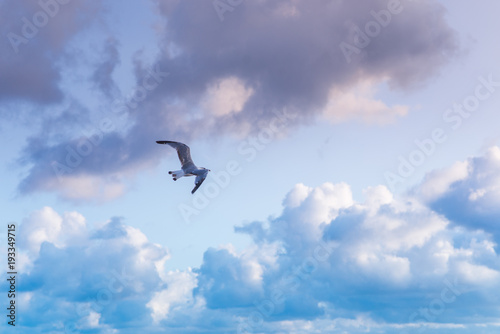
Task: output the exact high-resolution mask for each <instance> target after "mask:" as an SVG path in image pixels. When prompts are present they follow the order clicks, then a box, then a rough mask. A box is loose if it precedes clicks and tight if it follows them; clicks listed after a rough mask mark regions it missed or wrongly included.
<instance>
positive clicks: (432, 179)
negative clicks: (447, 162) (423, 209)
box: [420, 146, 500, 243]
mask: <svg viewBox="0 0 500 334" xmlns="http://www.w3.org/2000/svg"><path fill="white" fill-rule="evenodd" d="M499 171H500V148H499V147H498V146H493V147H491V148H489V149H488V150H487V152H486V153H485V154H484V155H483V156H479V157H472V158H469V159H467V160H465V161H462V162H457V163H455V164H454V165H453V166H452V167H450V168H447V169H443V170H441V171H436V172H433V173H430V174H429V175H428V176H427V177H426V178H425V180H424V182H423V184H422V185H421V187H420V189H421V190H420V192H421V193H422V196H423V197H424V198H425V200H426V201H427V203H429V206H430V207H431V208H433V209H434V210H436V211H437V212H439V213H441V214H443V215H444V216H446V217H447V218H448V219H450V220H451V221H453V222H454V223H455V224H458V225H460V226H464V227H467V228H470V229H473V230H475V229H483V230H484V231H486V232H488V233H492V234H493V235H494V236H495V239H496V242H497V243H500V225H499V224H498V223H497V221H498V217H500V174H499Z"/></svg>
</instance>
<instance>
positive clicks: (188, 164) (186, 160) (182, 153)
mask: <svg viewBox="0 0 500 334" xmlns="http://www.w3.org/2000/svg"><path fill="white" fill-rule="evenodd" d="M156 142H157V143H158V144H167V145H170V146H172V147H173V148H175V149H176V151H177V155H178V156H179V160H180V162H181V165H182V169H189V168H196V166H195V164H194V162H193V160H192V159H191V153H190V151H189V146H187V145H186V144H183V143H179V142H176V141H169V140H157V141H156Z"/></svg>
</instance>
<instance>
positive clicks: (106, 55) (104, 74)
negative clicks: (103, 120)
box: [92, 38, 120, 98]
mask: <svg viewBox="0 0 500 334" xmlns="http://www.w3.org/2000/svg"><path fill="white" fill-rule="evenodd" d="M118 46H119V43H118V41H117V40H116V39H113V38H109V39H108V40H107V41H106V43H105V46H104V50H103V52H102V60H101V63H99V64H98V65H97V67H96V68H95V69H94V73H93V74H92V80H93V81H94V82H95V85H96V86H97V87H98V88H99V89H100V90H101V91H102V93H103V94H104V95H105V96H106V97H109V98H111V97H113V96H116V93H117V90H118V87H117V86H116V83H115V81H114V80H113V77H112V74H113V71H114V70H115V68H116V66H117V65H118V64H119V63H120V53H119V51H118Z"/></svg>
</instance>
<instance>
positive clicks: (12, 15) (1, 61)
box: [0, 0, 100, 116]
mask: <svg viewBox="0 0 500 334" xmlns="http://www.w3.org/2000/svg"><path fill="white" fill-rule="evenodd" d="M61 3H64V1H61ZM99 8H100V5H99V4H98V3H89V2H87V1H82V0H73V1H69V2H67V3H64V4H60V3H59V1H50V0H46V1H28V0H20V1H15V2H2V4H0V21H1V22H2V27H1V28H0V32H1V33H2V38H1V39H0V55H1V57H0V72H1V73H2V76H1V77H0V102H12V101H28V102H34V103H39V104H40V105H47V104H52V103H56V102H61V101H62V100H63V96H64V93H63V90H62V89H61V87H60V83H61V77H62V75H61V65H62V63H63V62H64V61H65V60H67V57H68V54H67V53H66V52H65V47H66V45H67V43H68V42H69V41H71V39H72V38H73V37H74V36H75V35H77V34H78V33H79V32H81V31H83V30H85V29H87V27H88V25H89V24H90V23H91V22H92V21H93V20H94V19H95V18H96V16H97V12H98V11H97V10H98V9H99ZM38 113H39V111H37V114H38ZM36 116H38V115H36Z"/></svg>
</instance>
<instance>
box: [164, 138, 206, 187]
mask: <svg viewBox="0 0 500 334" xmlns="http://www.w3.org/2000/svg"><path fill="white" fill-rule="evenodd" d="M156 142H157V143H158V144H168V145H170V146H172V147H173V148H175V150H176V151H177V155H178V156H179V160H180V161H181V165H182V167H181V168H182V169H181V170H176V171H169V172H168V173H169V174H172V177H173V178H174V181H177V180H178V179H180V178H181V177H183V176H194V175H196V180H195V181H194V184H195V186H194V189H193V190H192V191H191V194H194V192H195V191H196V190H198V188H199V187H200V186H201V184H202V183H203V181H205V179H206V178H207V175H208V172H210V169H206V168H204V167H196V165H195V164H194V162H193V160H192V159H191V153H190V152H189V146H187V145H186V144H183V143H179V142H176V141H169V140H157V141H156Z"/></svg>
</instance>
